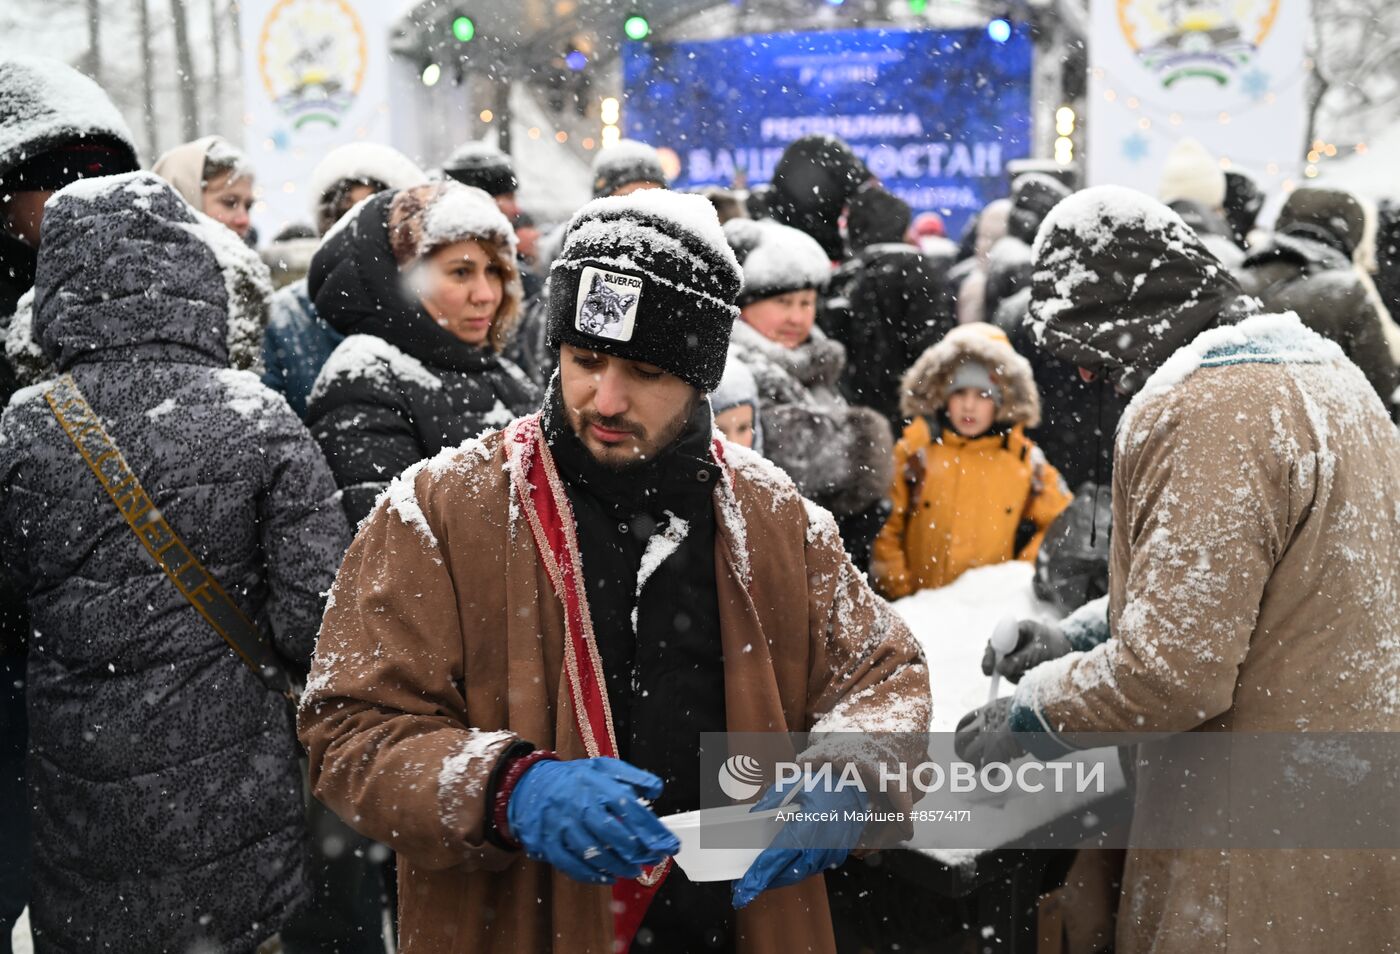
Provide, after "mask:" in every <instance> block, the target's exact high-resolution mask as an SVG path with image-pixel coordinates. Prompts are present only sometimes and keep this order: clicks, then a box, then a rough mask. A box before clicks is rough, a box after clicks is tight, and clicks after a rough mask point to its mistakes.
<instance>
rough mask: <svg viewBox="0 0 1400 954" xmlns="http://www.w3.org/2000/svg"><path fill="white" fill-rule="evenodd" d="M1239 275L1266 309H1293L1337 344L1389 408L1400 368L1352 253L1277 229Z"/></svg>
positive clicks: (1306, 323) (1246, 260) (1319, 332)
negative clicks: (1356, 269)
mask: <svg viewBox="0 0 1400 954" xmlns="http://www.w3.org/2000/svg"><path fill="white" fill-rule="evenodd" d="M1239 278H1240V285H1241V287H1242V288H1243V289H1244V290H1245V291H1246V292H1247V293H1249V294H1251V295H1255V296H1257V297H1258V298H1259V299H1260V300H1261V301H1262V302H1263V303H1264V308H1265V310H1266V311H1296V312H1297V313H1298V317H1299V318H1301V319H1302V320H1303V324H1305V325H1307V326H1308V327H1309V328H1311V329H1312V330H1313V331H1316V332H1317V333H1318V334H1320V335H1322V336H1324V337H1326V338H1331V339H1332V340H1333V341H1335V342H1337V344H1339V345H1341V346H1342V351H1344V352H1346V356H1347V357H1348V358H1350V359H1351V361H1352V363H1353V364H1355V365H1356V366H1357V367H1358V368H1360V369H1361V371H1362V373H1363V374H1365V375H1366V380H1368V381H1370V382H1371V387H1373V388H1375V389H1376V393H1377V394H1378V395H1380V398H1381V401H1382V402H1383V403H1384V404H1385V405H1386V408H1387V409H1388V410H1390V409H1392V407H1393V405H1394V403H1395V402H1394V401H1393V400H1392V397H1393V395H1394V394H1395V389H1396V387H1397V386H1400V369H1397V368H1396V366H1395V362H1394V361H1393V360H1392V359H1391V357H1390V349H1389V347H1388V346H1387V345H1386V341H1385V331H1384V329H1382V327H1381V320H1382V319H1381V316H1380V315H1378V314H1377V313H1376V309H1375V305H1374V304H1373V303H1372V301H1371V298H1370V296H1369V295H1368V294H1367V292H1366V289H1365V286H1363V285H1362V283H1361V278H1360V276H1358V275H1357V274H1356V272H1354V271H1353V270H1352V264H1351V260H1350V259H1348V258H1347V257H1346V256H1345V255H1344V254H1342V253H1341V252H1340V251H1338V250H1336V249H1333V248H1330V247H1329V246H1327V245H1324V244H1323V243H1322V242H1319V241H1316V240H1314V239H1310V238H1303V237H1302V236H1294V235H1275V236H1274V237H1273V238H1272V239H1271V240H1270V241H1269V242H1268V243H1266V244H1265V245H1264V246H1263V247H1262V248H1260V249H1258V250H1257V251H1254V252H1251V253H1250V254H1249V256H1248V257H1247V258H1246V259H1245V263H1244V267H1243V268H1242V269H1241V270H1240V273H1239Z"/></svg>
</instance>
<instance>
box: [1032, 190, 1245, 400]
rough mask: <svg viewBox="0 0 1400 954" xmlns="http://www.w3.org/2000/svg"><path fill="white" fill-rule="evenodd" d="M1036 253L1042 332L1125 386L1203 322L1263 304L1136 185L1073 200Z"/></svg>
mask: <svg viewBox="0 0 1400 954" xmlns="http://www.w3.org/2000/svg"><path fill="white" fill-rule="evenodd" d="M1032 253H1033V255H1034V262H1035V268H1034V274H1033V277H1032V285H1031V305H1030V307H1031V322H1032V327H1033V330H1034V331H1035V335H1036V338H1037V340H1038V341H1039V342H1040V343H1041V345H1042V346H1043V347H1045V348H1046V349H1047V350H1049V351H1050V352H1051V353H1053V354H1054V355H1055V356H1056V357H1058V358H1060V359H1061V360H1063V361H1065V362H1066V363H1068V364H1070V365H1072V366H1074V367H1079V368H1084V369H1085V370H1088V371H1092V372H1094V373H1095V374H1098V375H1100V376H1101V377H1103V378H1106V379H1107V380H1108V381H1109V383H1111V384H1112V385H1113V386H1114V387H1115V388H1117V389H1118V390H1119V391H1121V392H1122V393H1124V394H1133V393H1136V392H1137V390H1138V389H1139V388H1140V387H1142V384H1143V382H1144V381H1146V380H1147V378H1148V377H1149V376H1151V374H1152V373H1153V372H1154V371H1156V370H1157V368H1159V367H1161V365H1162V362H1164V361H1166V360H1167V358H1168V357H1170V356H1171V355H1172V354H1173V353H1175V352H1176V351H1177V349H1179V348H1181V347H1182V346H1183V345H1185V344H1187V343H1188V342H1189V341H1191V340H1192V339H1194V338H1195V337H1196V335H1198V334H1200V333H1201V332H1202V331H1204V330H1206V329H1207V328H1211V327H1215V326H1216V325H1226V324H1233V323H1235V322H1237V321H1239V320H1240V319H1241V318H1243V317H1245V316H1247V315H1250V314H1252V313H1254V311H1256V306H1255V305H1254V304H1253V302H1252V301H1251V300H1250V299H1249V298H1247V297H1245V296H1244V295H1242V294H1241V292H1240V286H1239V283H1238V282H1236V280H1235V279H1234V277H1233V276H1231V275H1230V273H1229V272H1228V271H1226V270H1225V269H1224V268H1223V267H1222V266H1221V264H1220V261H1219V260H1218V259H1217V258H1216V257H1215V256H1214V255H1212V254H1211V253H1210V251H1208V250H1207V249H1206V247H1205V246H1204V245H1203V244H1202V243H1201V240H1200V238H1199V237H1198V236H1197V235H1196V233H1195V232H1193V231H1192V230H1191V229H1190V227H1189V226H1187V225H1186V223H1184V222H1183V221H1182V220H1181V218H1180V217H1179V216H1178V215H1176V214H1175V213H1174V212H1172V211H1171V210H1170V209H1168V208H1167V207H1166V206H1164V205H1161V204H1160V203H1158V202H1156V201H1154V200H1152V199H1149V198H1148V197H1146V196H1144V195H1143V194H1142V193H1140V192H1135V191H1133V190H1131V189H1123V188H1119V187H1116V186H1100V187H1098V188H1095V189H1089V190H1086V191H1084V192H1080V193H1077V194H1075V195H1074V196H1071V197H1070V198H1068V199H1066V200H1064V201H1063V202H1061V203H1060V205H1058V206H1057V207H1056V211H1055V212H1053V213H1052V214H1051V216H1050V217H1049V218H1047V219H1046V221H1045V224H1044V225H1042V227H1041V229H1040V233H1039V235H1037V237H1036V242H1035V245H1034V247H1033V249H1032Z"/></svg>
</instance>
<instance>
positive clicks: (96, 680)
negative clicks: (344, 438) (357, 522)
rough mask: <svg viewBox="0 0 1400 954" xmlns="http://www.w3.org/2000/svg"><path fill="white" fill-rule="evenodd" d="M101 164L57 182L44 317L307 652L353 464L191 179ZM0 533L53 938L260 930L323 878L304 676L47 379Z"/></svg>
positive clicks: (183, 503) (47, 328) (183, 939)
mask: <svg viewBox="0 0 1400 954" xmlns="http://www.w3.org/2000/svg"><path fill="white" fill-rule="evenodd" d="M93 181H94V185H84V187H83V188H82V189H81V191H77V190H75V191H72V192H71V193H69V194H60V195H59V196H58V197H57V198H55V199H54V200H52V201H51V203H50V205H49V210H48V213H47V217H46V219H45V222H44V242H43V247H42V249H41V254H40V261H39V272H38V280H37V283H36V298H35V332H36V334H37V336H38V339H39V341H40V343H41V344H42V346H43V348H44V350H45V351H46V353H47V354H48V357H49V358H50V360H51V361H53V363H54V364H55V366H56V367H57V368H58V370H60V371H64V372H67V373H70V374H72V375H73V377H74V379H75V380H76V381H77V384H78V386H79V387H80V388H81V390H82V391H83V393H84V395H85V396H86V397H87V399H88V401H89V402H90V403H91V405H92V406H93V408H94V409H95V410H96V411H97V413H98V414H99V415H101V417H102V419H103V421H104V423H105V424H106V427H107V429H108V431H109V433H110V434H111V435H112V438H113V440H114V441H115V442H116V444H117V445H118V446H119V447H120V448H121V449H122V451H123V452H124V454H125V456H126V458H127V460H128V461H129V463H130V465H131V466H132V468H133V469H134V471H135V472H136V474H137V476H138V478H139V479H140V481H141V483H142V484H143V485H144V486H145V488H146V490H147V492H148V493H149V494H150V495H151V497H152V498H153V500H154V502H155V504H156V506H158V507H159V508H160V510H161V512H162V513H163V514H164V516H165V518H166V519H167V520H168V521H169V522H170V525H171V526H172V527H173V528H174V529H175V531H176V533H178V534H179V535H180V536H181V537H182V538H183V539H184V540H185V542H186V543H187V544H188V545H189V546H190V548H191V549H192V550H193V551H194V552H195V553H196V555H198V556H199V558H200V559H201V561H202V562H203V563H204V565H205V566H206V567H207V568H208V570H209V571H210V572H211V573H212V574H213V575H214V576H215V577H216V578H217V579H218V580H219V581H220V583H222V584H223V586H224V588H225V589H226V590H227V591H228V592H229V595H230V596H232V597H233V599H234V601H235V602H236V603H238V604H239V606H240V607H241V608H242V609H243V611H244V612H245V613H246V614H247V616H248V617H249V618H250V619H253V620H254V621H256V623H257V625H258V626H259V627H260V628H261V629H262V630H263V632H264V633H265V634H266V635H267V636H269V637H270V639H271V642H272V644H273V645H274V646H275V647H276V649H277V650H278V651H279V652H280V653H281V654H282V656H283V657H285V659H286V660H287V661H288V662H289V663H290V664H291V665H292V666H301V667H305V666H307V665H308V664H309V661H310V653H311V650H312V646H313V643H314V641H315V637H316V630H317V626H318V624H319V622H320V616H321V607H322V597H321V593H323V592H325V591H326V589H327V587H328V586H329V584H330V582H331V581H332V580H333V578H334V574H335V569H336V566H337V564H338V563H339V560H340V556H341V553H342V551H343V550H344V548H345V546H346V544H347V542H348V537H349V534H348V528H347V526H346V523H345V518H344V516H343V514H342V513H341V511H340V508H339V507H338V506H336V504H335V502H334V493H335V486H334V483H333V481H332V479H331V475H330V472H329V470H328V469H327V468H326V465H325V461H324V460H323V459H322V458H321V456H320V454H319V452H318V451H317V449H316V445H315V443H314V442H313V441H312V439H311V436H310V435H309V434H308V433H307V432H306V430H305V428H304V427H302V425H301V422H300V421H298V420H297V418H296V416H295V415H294V414H293V413H292V412H291V410H290V408H288V407H287V405H286V402H284V401H283V400H282V399H281V398H280V397H278V396H277V395H275V394H273V393H272V392H270V391H268V390H267V389H266V388H264V387H263V386H262V385H261V384H260V383H259V382H258V379H257V378H256V377H255V376H254V375H252V374H249V373H247V372H243V371H233V370H229V369H228V364H229V345H228V341H229V340H230V339H237V340H241V338H242V336H240V335H239V334H238V333H237V332H235V331H234V330H233V329H232V328H231V327H230V326H231V325H232V324H234V323H235V318H234V317H232V316H231V313H230V309H229V304H228V297H227V293H226V291H225V284H224V280H223V277H222V275H221V272H220V268H219V265H218V263H217V261H216V259H215V256H214V254H213V253H212V252H211V250H210V249H209V247H207V246H206V245H205V244H204V242H203V241H202V240H201V238H200V237H199V232H198V231H197V229H196V228H195V227H194V222H195V219H194V216H193V213H192V212H191V211H190V210H189V209H188V207H187V206H186V205H185V203H184V202H183V201H182V200H181V199H180V198H179V197H178V196H176V194H175V193H174V191H173V190H172V189H171V188H170V187H169V186H167V185H165V184H164V183H162V182H160V181H159V180H157V179H156V178H155V177H153V176H151V175H150V174H147V173H138V174H134V175H132V176H128V177H120V178H112V179H105V180H93ZM95 183H103V184H104V185H105V186H106V191H102V192H99V191H98V190H97V187H96V185H95ZM239 317H242V316H241V315H239ZM0 547H2V548H3V554H4V564H5V566H6V567H8V568H9V569H11V570H12V571H13V573H14V575H15V576H16V577H17V582H18V585H19V588H20V589H21V591H22V592H23V593H24V595H25V598H26V599H27V601H28V606H29V610H30V614H31V617H32V619H33V625H34V635H33V638H32V640H31V643H30V659H29V718H30V729H31V747H30V763H29V780H30V785H31V797H32V803H33V806H34V814H33V824H34V849H35V850H34V893H33V897H32V900H31V903H30V917H31V923H32V925H33V928H34V931H35V934H36V936H38V937H41V938H42V939H43V942H44V950H51V951H61V952H87V951H97V950H111V951H129V952H133V954H135V952H156V951H172V952H175V951H179V952H185V951H189V950H192V949H195V948H197V947H199V946H200V945H210V946H212V948H217V949H219V950H225V949H227V950H232V951H242V950H248V949H250V948H252V947H253V946H255V945H256V944H258V943H259V942H261V941H262V940H264V939H265V938H267V937H268V936H269V935H271V934H272V933H274V932H275V931H276V930H277V929H278V927H279V926H280V925H281V924H282V923H284V921H285V920H286V919H287V916H288V915H289V914H290V913H291V912H292V910H293V909H294V908H296V907H297V905H298V904H300V903H301V901H302V899H303V897H304V896H305V891H306V886H305V884H304V875H303V851H304V849H305V844H304V839H305V832H304V823H303V801H302V783H301V777H300V773H299V771H298V768H297V761H296V760H297V756H298V754H299V750H298V748H297V745H296V739H295V737H294V736H293V734H292V728H293V727H292V722H291V717H290V713H289V712H288V709H287V705H286V702H285V700H283V699H282V698H281V697H279V696H277V695H274V694H273V693H272V692H270V691H269V690H268V689H267V687H266V686H265V685H264V684H263V683H262V682H261V681H260V680H259V679H258V678H257V677H256V676H255V675H254V674H253V673H252V672H251V671H250V670H249V669H248V668H247V667H246V666H245V665H244V664H243V663H242V662H240V661H239V659H238V658H237V657H236V656H235V655H234V654H233V652H232V651H231V650H230V649H229V647H228V645H227V644H226V643H225V642H224V641H223V640H222V639H221V638H220V637H219V636H218V635H217V634H216V633H215V632H214V631H213V629H212V628H210V626H209V625H208V624H207V623H206V622H205V620H204V619H203V618H202V617H200V615H199V614H198V613H197V612H196V611H195V610H194V609H193V607H191V606H190V605H189V603H188V602H187V601H186V600H185V598H184V597H183V596H182V595H181V594H180V593H179V591H178V590H176V588H175V587H174V585H173V584H172V583H171V582H170V581H169V580H168V579H167V578H166V576H165V575H164V574H163V573H162V571H161V570H160V569H159V568H158V567H157V566H156V565H155V563H154V561H152V559H151V558H150V557H149V556H148V555H147V553H146V551H145V550H144V548H143V547H142V546H141V544H140V543H139V542H138V541H137V540H136V538H135V537H134V535H133V534H132V532H131V530H130V529H129V528H128V526H127V524H126V523H125V522H124V520H123V519H122V517H121V515H120V514H119V513H118V511H117V510H116V508H115V506H114V505H113V503H112V501H111V499H110V498H109V497H108V495H107V493H106V492H105V491H104V490H103V489H102V487H101V486H100V484H99V483H98V482H97V479H96V477H95V476H94V475H93V474H92V472H91V471H90V470H89V469H88V467H87V466H86V464H84V462H83V460H82V458H81V457H80V456H79V455H78V452H77V450H76V449H75V448H74V447H73V446H72V444H71V443H70V442H69V440H68V438H67V437H66V436H65V434H64V433H63V431H62V429H61V428H60V426H59V424H58V422H57V420H56V419H55V418H54V416H53V414H52V413H51V411H50V408H49V405H48V403H47V402H46V401H45V399H44V396H43V386H42V385H41V386H38V387H35V388H32V389H27V390H25V391H22V392H21V393H20V394H19V395H17V396H16V398H15V401H14V402H13V403H12V404H11V406H10V407H9V408H8V410H7V411H6V412H5V415H4V418H3V423H0Z"/></svg>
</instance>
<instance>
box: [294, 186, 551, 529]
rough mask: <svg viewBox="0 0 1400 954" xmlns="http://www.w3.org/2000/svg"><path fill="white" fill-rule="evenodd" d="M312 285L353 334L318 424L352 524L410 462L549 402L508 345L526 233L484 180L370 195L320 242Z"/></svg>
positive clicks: (312, 406) (332, 366) (341, 327)
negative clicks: (510, 357) (518, 234)
mask: <svg viewBox="0 0 1400 954" xmlns="http://www.w3.org/2000/svg"><path fill="white" fill-rule="evenodd" d="M307 291H308V292H309V293H310V295H311V298H312V300H313V301H314V302H315V304H316V310H317V312H318V313H319V314H320V315H321V317H323V318H325V320H326V321H327V322H328V323H329V324H330V326H331V327H332V328H334V329H335V330H336V331H338V332H340V333H341V334H344V335H346V336H347V337H346V338H345V340H344V341H342V342H341V343H340V344H339V345H338V346H337V347H336V349H335V351H334V352H333V353H332V354H331V356H330V358H329V359H328V360H327V361H326V364H325V366H324V367H323V368H322V369H321V373H320V375H319V376H318V377H317V379H316V384H315V386H314V387H313V388H312V389H311V397H310V400H309V401H308V403H307V412H306V425H307V427H308V428H310V429H311V433H312V434H313V435H315V437H316V440H317V441H319V442H320V444H321V449H322V450H323V451H324V452H325V455H326V460H327V461H329V463H330V465H331V470H332V471H334V472H335V477H336V483H337V484H339V485H340V487H341V488H342V489H343V490H344V503H345V510H346V513H347V514H348V515H349V517H350V519H351V521H352V522H355V521H358V520H360V519H361V518H363V517H364V516H365V515H366V514H368V513H369V511H370V507H371V506H372V505H373V503H374V500H375V497H377V496H378V494H379V492H380V491H382V490H383V489H384V488H385V487H386V486H388V483H389V481H390V480H392V479H393V478H394V477H395V476H396V475H397V474H399V473H400V472H401V471H403V470H404V469H406V468H407V467H409V466H411V465H413V464H416V463H417V462H418V461H420V460H422V459H423V458H425V457H431V456H433V455H434V454H436V453H437V452H438V451H440V450H442V449H443V448H444V447H450V446H453V445H456V444H460V443H461V442H462V441H464V440H466V439H467V438H469V437H475V436H476V435H477V434H479V433H480V432H481V431H483V430H486V429H488V428H493V427H502V426H504V425H505V424H507V423H509V422H510V420H511V419H512V418H514V417H517V416H519V415H521V414H526V413H528V412H529V411H531V410H533V409H534V407H535V406H536V404H537V403H538V400H539V391H538V390H537V389H536V388H535V386H534V385H533V384H532V383H531V382H530V381H529V379H528V378H526V377H525V375H524V373H523V372H521V371H520V369H519V368H517V367H515V365H513V364H511V363H510V362H509V361H507V360H505V359H504V358H502V357H501V356H500V352H501V349H502V348H503V347H504V346H505V342H506V340H507V338H508V337H509V334H510V329H511V326H512V325H513V324H514V322H515V319H516V315H517V313H518V311H519V308H520V295H521V291H520V276H519V273H518V271H517V270H516V265H515V232H514V230H512V228H511V225H510V223H509V222H507V221H506V217H505V216H504V215H502V214H501V212H500V210H499V209H497V207H496V203H495V201H494V200H492V198H491V197H490V196H489V195H487V194H486V193H484V192H482V191H481V190H480V189H473V188H470V187H468V186H464V185H461V184H459V183H456V182H438V183H432V184H430V185H420V186H415V187H413V188H410V189H400V190H398V191H395V192H381V193H379V194H378V195H377V196H375V197H374V198H372V199H369V200H367V201H365V202H363V203H361V204H360V205H359V206H358V211H352V212H351V213H349V214H347V215H346V217H345V218H344V219H342V220H341V221H340V223H339V224H338V225H337V227H336V228H335V229H332V231H331V232H330V234H328V235H327V236H326V238H325V240H324V241H323V242H322V243H321V248H320V250H319V251H317V252H316V255H315V257H314V258H313V259H312V260H311V271H310V273H309V274H308V276H307Z"/></svg>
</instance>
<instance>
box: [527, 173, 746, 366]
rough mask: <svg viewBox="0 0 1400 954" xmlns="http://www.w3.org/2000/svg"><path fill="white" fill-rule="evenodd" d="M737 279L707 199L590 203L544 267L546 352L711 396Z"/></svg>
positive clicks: (649, 193) (647, 194) (639, 197)
mask: <svg viewBox="0 0 1400 954" xmlns="http://www.w3.org/2000/svg"><path fill="white" fill-rule="evenodd" d="M740 278H741V273H740V271H739V264H738V262H736V261H735V260H734V253H733V252H731V251H730V249H729V243H728V242H726V241H725V238H724V232H723V230H722V229H721V228H720V224H719V216H718V215H716V214H715V207H714V206H713V205H711V204H710V202H709V200H708V199H705V198H704V197H702V196H698V195H684V194H681V193H678V192H670V191H667V190H662V189H650V190H646V191H642V192H634V193H632V194H631V195H626V196H611V197H607V198H601V199H594V200H593V201H592V202H590V203H588V204H587V205H585V206H584V207H583V208H582V209H580V210H579V212H578V214H577V215H575V216H574V218H573V221H572V222H570V223H569V230H568V233H567V234H566V235H565V237H564V245H563V248H561V249H560V251H559V257H558V258H557V259H555V261H554V265H553V267H552V268H551V269H550V273H549V289H550V294H549V329H548V343H549V346H550V347H551V348H557V347H558V346H559V345H561V344H571V345H575V346H577V347H580V348H588V349H591V350H596V351H601V352H603V353H605V354H609V355H614V356H616V357H619V358H626V359H628V360H632V361H644V362H647V363H649V364H654V365H656V366H657V367H659V368H662V369H664V370H666V371H669V372H670V373H672V374H674V375H675V376H676V377H678V378H681V379H682V380H684V381H686V382H688V383H690V384H692V385H694V386H695V387H696V388H698V389H699V390H701V391H706V392H708V391H713V390H714V389H715V388H716V387H718V386H719V382H720V377H721V376H722V375H723V374H724V363H725V357H726V354H727V353H728V349H729V335H730V331H731V328H732V326H733V323H734V319H736V318H737V317H738V316H739V309H737V308H736V307H734V298H735V296H736V295H737V294H738V293H739V283H740Z"/></svg>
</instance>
